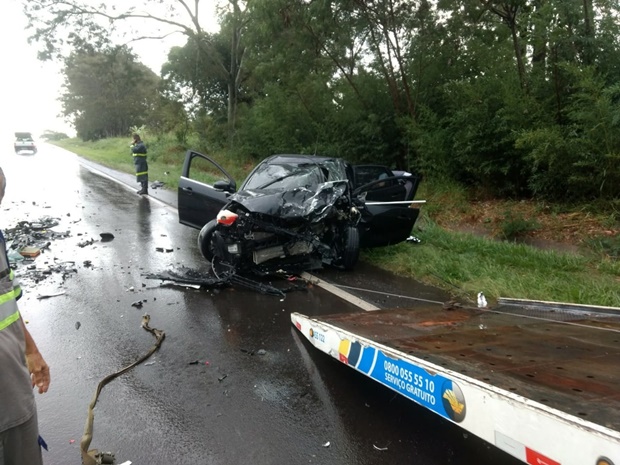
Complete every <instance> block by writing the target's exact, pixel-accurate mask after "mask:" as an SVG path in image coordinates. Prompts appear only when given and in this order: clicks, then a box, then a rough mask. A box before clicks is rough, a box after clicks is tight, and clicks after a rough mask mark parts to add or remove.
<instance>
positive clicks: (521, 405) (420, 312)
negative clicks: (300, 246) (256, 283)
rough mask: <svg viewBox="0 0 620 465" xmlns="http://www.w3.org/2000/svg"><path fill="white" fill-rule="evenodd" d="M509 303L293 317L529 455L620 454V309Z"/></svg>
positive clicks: (420, 398) (487, 435)
mask: <svg viewBox="0 0 620 465" xmlns="http://www.w3.org/2000/svg"><path fill="white" fill-rule="evenodd" d="M505 302H507V303H508V304H504V305H499V306H497V307H496V308H493V309H486V308H484V309H479V308H464V307H462V306H460V305H458V304H456V303H455V304H454V305H450V304H448V305H444V306H438V305H420V306H416V307H414V308H410V309H393V310H379V311H370V312H360V313H353V314H351V313H348V314H337V315H330V316H322V317H320V318H318V319H313V320H310V319H308V318H307V317H304V316H302V315H299V314H294V315H293V316H292V319H293V322H294V323H295V324H296V326H297V328H298V329H299V330H300V331H302V333H304V329H306V328H305V327H307V329H306V333H307V334H306V337H308V339H309V340H310V341H311V342H312V343H313V344H314V345H315V346H316V347H317V348H319V349H321V350H323V351H324V352H326V353H328V354H330V355H332V356H334V357H336V358H338V359H339V360H341V361H343V362H344V363H346V364H347V365H349V366H351V367H353V368H355V369H357V370H359V371H362V372H363V373H365V374H367V375H368V376H370V377H371V378H373V379H375V380H376V381H378V382H381V383H382V384H384V385H386V386H387V387H389V388H391V389H394V390H396V391H398V392H400V393H401V394H403V395H405V396H407V397H409V398H411V399H412V400H414V401H415V402H417V403H419V404H420V405H422V406H425V407H427V408H430V409H431V410H433V411H435V412H436V413H438V414H440V415H442V416H444V417H446V418H447V419H448V420H451V421H454V422H456V423H458V424H459V425H460V426H462V427H463V428H465V429H467V430H469V431H470V432H472V433H474V434H477V435H479V436H480V437H482V438H483V439H486V440H488V441H489V442H492V443H493V444H495V445H496V446H498V447H500V448H502V449H504V450H506V451H507V452H509V453H511V454H512V455H514V456H516V457H518V458H520V459H522V460H523V461H524V462H526V463H549V464H553V463H575V464H577V463H579V464H587V463H591V464H593V465H594V464H597V463H600V464H604V463H614V461H615V464H616V465H620V310H618V309H607V308H601V307H580V306H571V305H567V304H553V303H544V304H542V303H534V304H535V305H525V304H524V303H523V302H516V303H515V302H511V301H505ZM299 323H301V324H299ZM343 341H344V342H343ZM336 345H337V346H336ZM336 351H337V353H336ZM366 352H368V353H366ZM371 357H372V360H371ZM439 384H442V385H443V386H444V388H439ZM451 385H454V387H453V388H450V386H451ZM445 386H448V388H445ZM429 387H432V388H433V389H429ZM446 391H448V393H447V394H446ZM459 391H460V393H459ZM459 399H460V400H461V401H462V402H459ZM450 401H452V403H450ZM439 404H442V405H439ZM455 406H456V408H453V407H455ZM459 408H460V409H461V412H460V414H459ZM584 433H585V434H584ZM575 441H579V442H580V443H581V445H580V446H579V447H576V448H575V450H573V447H569V445H570V443H571V442H575ZM584 441H585V442H588V444H584ZM551 443H558V444H560V443H561V444H563V446H562V447H558V446H557V445H553V444H551ZM586 449H587V451H586ZM612 456H613V459H612ZM599 459H603V460H607V461H608V462H604V461H603V462H600V461H599V462H597V460H599Z"/></svg>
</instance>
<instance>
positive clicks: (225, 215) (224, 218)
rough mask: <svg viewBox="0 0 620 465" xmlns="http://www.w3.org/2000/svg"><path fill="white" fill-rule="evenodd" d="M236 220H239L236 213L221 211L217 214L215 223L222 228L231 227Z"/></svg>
mask: <svg viewBox="0 0 620 465" xmlns="http://www.w3.org/2000/svg"><path fill="white" fill-rule="evenodd" d="M237 218H239V215H237V214H236V213H234V212H231V211H230V210H221V211H220V212H219V213H218V214H217V223H218V224H221V225H224V226H231V225H232V224H234V223H235V221H237Z"/></svg>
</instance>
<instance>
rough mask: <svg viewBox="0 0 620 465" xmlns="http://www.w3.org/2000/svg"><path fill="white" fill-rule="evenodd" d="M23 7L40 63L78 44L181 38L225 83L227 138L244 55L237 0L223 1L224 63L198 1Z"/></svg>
mask: <svg viewBox="0 0 620 465" xmlns="http://www.w3.org/2000/svg"><path fill="white" fill-rule="evenodd" d="M23 5H24V12H25V14H26V16H27V17H28V20H29V25H30V27H31V28H33V29H34V33H33V35H32V40H34V41H36V42H38V43H39V44H40V45H41V46H42V50H41V52H40V54H39V56H40V58H41V59H52V58H57V57H59V56H64V54H66V53H67V46H69V48H70V47H72V45H73V44H74V42H75V40H76V39H77V38H81V40H85V39H86V41H89V42H91V43H93V42H94V41H97V40H100V39H101V37H106V38H116V39H118V40H120V39H121V38H124V39H125V40H126V41H127V42H131V41H138V40H148V39H158V38H162V37H164V36H167V35H170V34H174V33H180V34H183V35H185V36H186V37H187V38H188V39H189V40H191V41H192V43H193V44H194V45H195V46H196V50H197V51H198V52H199V53H200V54H201V56H202V57H203V60H204V61H205V62H207V61H210V62H212V63H214V64H215V65H216V66H217V67H218V68H219V70H220V71H221V73H222V75H223V76H225V78H226V82H227V88H228V115H227V116H228V126H229V133H230V136H231V138H232V135H233V131H234V126H235V118H236V113H237V104H238V96H239V94H238V89H239V85H240V80H241V73H242V69H243V56H244V52H245V49H244V45H243V30H244V27H245V13H244V12H245V8H244V4H243V2H242V1H241V0H228V8H227V9H225V13H224V16H225V22H226V24H227V27H228V29H229V31H230V35H229V38H230V55H229V56H227V57H223V56H222V55H221V54H220V51H219V48H218V46H217V44H215V43H214V42H213V40H212V39H213V36H212V35H210V34H208V33H207V32H206V31H205V28H204V27H203V25H202V22H201V21H202V19H203V18H204V15H202V14H201V6H203V5H204V3H203V5H201V2H200V0H194V2H193V3H192V4H189V3H187V2H186V1H185V0H146V1H144V2H143V3H142V6H141V8H140V9H138V8H137V7H135V6H127V5H126V4H125V3H123V2H108V3H101V4H98V5H96V6H91V4H90V3H89V2H88V1H86V0H37V1H25V2H24V3H23ZM123 30H124V31H125V32H123ZM146 31H148V32H149V33H147V32H146ZM225 58H228V61H225ZM231 141H232V139H231Z"/></svg>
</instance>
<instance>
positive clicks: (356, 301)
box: [301, 271, 381, 312]
mask: <svg viewBox="0 0 620 465" xmlns="http://www.w3.org/2000/svg"><path fill="white" fill-rule="evenodd" d="M301 277H302V278H303V279H305V280H306V281H308V282H309V283H312V284H314V285H316V286H319V287H320V288H322V289H325V290H326V291H327V292H330V293H332V294H334V295H336V296H338V297H340V298H341V299H343V300H345V301H347V302H349V303H350V304H353V305H355V306H357V307H359V308H361V309H362V310H366V311H367V312H374V311H376V310H381V309H380V308H379V307H377V306H375V305H373V304H371V303H370V302H367V301H365V300H364V299H360V298H359V297H356V296H354V295H353V294H350V293H348V292H347V291H344V290H342V289H340V288H339V287H336V286H334V285H333V284H330V283H328V282H327V281H323V280H322V279H320V278H317V277H316V276H314V275H311V274H310V273H307V272H305V271H304V272H303V273H302V274H301Z"/></svg>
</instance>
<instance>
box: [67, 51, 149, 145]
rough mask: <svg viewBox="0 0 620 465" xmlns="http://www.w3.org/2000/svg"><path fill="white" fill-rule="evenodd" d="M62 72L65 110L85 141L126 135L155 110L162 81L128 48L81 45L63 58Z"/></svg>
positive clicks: (141, 123) (140, 124)
mask: <svg viewBox="0 0 620 465" xmlns="http://www.w3.org/2000/svg"><path fill="white" fill-rule="evenodd" d="M64 74H65V89H66V92H65V93H64V94H63V96H62V97H61V102H62V103H63V107H64V109H63V112H64V115H65V116H66V117H68V118H70V119H71V120H72V121H73V122H74V125H75V129H76V131H77V134H78V136H79V137H81V138H82V139H84V140H96V139H100V138H103V137H115V136H117V137H118V136H123V137H124V136H127V132H128V130H129V128H130V127H132V126H142V125H143V124H145V122H146V120H147V117H148V115H149V114H150V113H152V111H153V110H154V108H155V107H156V102H157V95H158V94H157V86H158V82H159V78H158V77H157V76H156V75H155V74H154V73H153V72H152V71H151V70H150V69H149V68H147V67H146V66H144V65H142V64H140V63H137V62H136V59H135V56H134V55H133V54H131V53H130V52H129V51H128V50H127V48H126V47H113V48H110V49H106V50H103V51H95V50H93V49H92V47H90V46H87V45H83V46H82V47H81V48H80V49H78V50H76V51H75V52H73V53H72V54H71V55H69V57H67V59H66V60H65V68H64Z"/></svg>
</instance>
